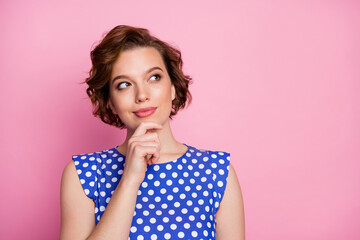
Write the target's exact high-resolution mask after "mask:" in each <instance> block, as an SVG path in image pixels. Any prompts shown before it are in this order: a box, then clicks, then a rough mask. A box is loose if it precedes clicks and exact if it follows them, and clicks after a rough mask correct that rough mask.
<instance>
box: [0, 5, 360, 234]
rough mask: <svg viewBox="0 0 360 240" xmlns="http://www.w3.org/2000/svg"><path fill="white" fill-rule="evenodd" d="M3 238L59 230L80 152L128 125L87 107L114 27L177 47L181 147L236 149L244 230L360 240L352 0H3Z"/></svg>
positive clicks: (359, 53) (357, 50)
mask: <svg viewBox="0 0 360 240" xmlns="http://www.w3.org/2000/svg"><path fill="white" fill-rule="evenodd" d="M0 4H1V7H0V34H1V38H0V72H1V75H0V76H1V88H0V96H1V109H0V110H1V111H0V112H1V124H0V128H1V129H0V132H1V134H0V136H1V139H0V140H1V142H0V143H1V145H0V146H1V149H0V150H1V168H0V169H1V170H0V171H1V174H0V178H1V179H0V184H1V198H0V207H1V218H0V221H1V224H0V239H56V238H58V236H59V229H60V200H59V198H60V193H59V187H60V180H61V174H62V170H63V167H64V166H65V164H66V163H68V162H69V161H70V160H71V155H72V154H80V153H86V152H93V151H97V150H103V149H107V148H110V147H114V146H116V145H118V144H120V143H121V142H122V140H123V139H124V131H120V130H117V129H116V128H114V127H110V126H106V125H105V124H103V123H102V122H101V121H100V120H98V119H96V118H94V117H93V116H92V115H91V105H90V101H89V100H88V99H87V96H86V94H85V85H82V84H80V82H81V81H83V80H84V78H85V77H86V76H87V71H88V70H89V68H90V60H89V52H90V50H91V48H92V46H93V44H94V42H96V41H98V40H100V39H101V37H102V36H103V33H104V32H106V31H108V30H110V29H111V28H113V27H114V26H116V25H118V24H129V25H135V26H142V27H145V28H149V29H150V30H151V31H152V33H154V34H155V35H156V36H158V37H160V38H161V39H163V40H166V41H168V42H170V43H171V44H173V45H175V46H177V47H178V48H179V49H180V50H181V51H182V53H183V59H184V62H185V71H186V73H188V74H190V75H191V76H192V77H193V79H194V84H193V85H192V86H191V91H192V94H193V96H194V99H193V103H192V104H191V105H190V107H189V108H188V109H186V110H185V111H182V112H180V113H179V114H178V116H176V118H175V119H174V120H173V121H172V127H173V130H174V133H175V136H176V137H177V139H178V140H179V141H182V142H185V143H187V144H190V145H193V146H196V147H199V148H207V149H214V150H225V151H229V152H231V161H232V164H233V165H234V166H235V168H236V171H237V174H238V178H239V181H240V184H241V187H242V192H243V196H244V201H245V218H246V237H247V239H267V240H272V239H273V240H278V239H308V240H312V239H327V240H332V239H334V240H335V239H360V226H359V225H360V224H359V223H360V178H359V171H360V161H359V160H360V127H359V122H360V104H359V103H360V94H359V92H360V83H359V80H360V68H359V66H360V47H359V42H360V31H359V29H360V4H359V2H357V1H340V0H338V1H286V0H276V1H222V2H221V3H220V2H219V1H187V0H185V1H177V2H176V1H165V0H164V1H103V2H101V3H100V2H99V1H57V2H55V1H1V2H0Z"/></svg>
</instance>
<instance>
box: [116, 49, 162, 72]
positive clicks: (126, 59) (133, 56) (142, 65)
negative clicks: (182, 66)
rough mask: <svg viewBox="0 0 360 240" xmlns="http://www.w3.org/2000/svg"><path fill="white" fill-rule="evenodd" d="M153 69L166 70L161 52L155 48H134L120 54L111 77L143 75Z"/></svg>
mask: <svg viewBox="0 0 360 240" xmlns="http://www.w3.org/2000/svg"><path fill="white" fill-rule="evenodd" d="M153 67H160V68H162V69H163V70H164V71H165V70H166V69H165V64H164V62H163V59H162V57H161V54H160V53H159V51H158V50H156V49H155V48H153V47H142V48H134V49H130V50H125V51H123V52H121V53H120V54H119V56H118V58H117V59H116V61H115V62H114V65H113V69H112V74H111V75H112V76H114V75H118V74H124V75H129V76H130V75H141V74H143V72H145V71H146V70H148V69H150V68H153Z"/></svg>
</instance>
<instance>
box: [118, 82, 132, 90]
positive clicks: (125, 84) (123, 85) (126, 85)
mask: <svg viewBox="0 0 360 240" xmlns="http://www.w3.org/2000/svg"><path fill="white" fill-rule="evenodd" d="M129 85H130V83H128V82H121V83H119V84H118V85H117V88H118V89H123V88H126V87H128V86H129Z"/></svg>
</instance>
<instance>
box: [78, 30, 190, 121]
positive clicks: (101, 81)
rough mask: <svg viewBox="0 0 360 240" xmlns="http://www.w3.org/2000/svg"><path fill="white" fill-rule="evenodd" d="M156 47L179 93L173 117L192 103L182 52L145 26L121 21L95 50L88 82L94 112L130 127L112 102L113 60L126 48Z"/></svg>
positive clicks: (174, 101) (92, 52)
mask: <svg viewBox="0 0 360 240" xmlns="http://www.w3.org/2000/svg"><path fill="white" fill-rule="evenodd" d="M138 47H153V48H155V49H156V50H157V51H158V52H159V53H160V55H161V57H162V59H163V61H164V63H165V66H166V70H167V72H168V74H169V76H170V79H171V82H172V84H173V85H174V87H175V92H176V97H175V99H174V100H173V101H172V110H171V113H170V116H169V118H170V119H172V116H174V115H176V113H177V112H178V111H179V110H180V109H183V108H185V106H186V104H190V103H191V99H192V97H191V93H190V91H189V84H191V81H192V78H191V77H190V76H188V75H185V74H184V73H183V71H182V67H183V61H182V59H181V52H180V51H179V50H177V49H176V48H174V47H172V46H170V45H169V44H168V43H166V42H163V41H161V40H159V39H158V38H156V37H154V36H152V35H150V33H149V31H148V30H147V29H144V28H137V27H131V26H126V25H119V26H116V27H115V28H113V29H112V30H111V31H110V32H108V33H107V34H106V36H105V37H104V38H103V39H102V41H101V42H100V43H99V44H98V45H97V46H96V47H95V48H94V49H93V50H92V51H91V53H90V56H91V62H92V67H91V69H90V71H89V77H88V78H86V80H85V82H86V83H87V84H88V86H89V87H88V88H87V90H86V93H87V95H88V96H89V98H90V99H91V102H92V104H93V115H94V116H97V117H100V118H101V120H102V121H103V122H104V123H106V124H110V125H113V126H116V127H119V128H126V126H125V124H124V123H123V122H122V121H121V119H120V118H119V116H118V115H116V114H114V113H113V112H112V110H111V108H110V106H109V104H108V102H109V97H110V93H109V90H110V85H109V82H110V81H109V80H110V78H111V72H112V68H113V64H114V62H115V61H116V59H117V58H118V56H119V54H120V53H121V52H123V51H126V50H130V49H134V48H138Z"/></svg>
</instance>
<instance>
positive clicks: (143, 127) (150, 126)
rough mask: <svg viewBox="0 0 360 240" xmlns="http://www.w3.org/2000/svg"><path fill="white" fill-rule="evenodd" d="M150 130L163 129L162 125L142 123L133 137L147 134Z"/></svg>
mask: <svg viewBox="0 0 360 240" xmlns="http://www.w3.org/2000/svg"><path fill="white" fill-rule="evenodd" d="M150 129H162V125H161V124H158V123H155V122H142V123H140V125H139V126H138V127H137V128H136V130H135V132H134V134H133V136H140V135H143V134H145V133H146V132H147V131H148V130H150Z"/></svg>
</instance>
